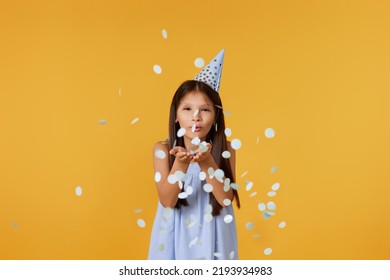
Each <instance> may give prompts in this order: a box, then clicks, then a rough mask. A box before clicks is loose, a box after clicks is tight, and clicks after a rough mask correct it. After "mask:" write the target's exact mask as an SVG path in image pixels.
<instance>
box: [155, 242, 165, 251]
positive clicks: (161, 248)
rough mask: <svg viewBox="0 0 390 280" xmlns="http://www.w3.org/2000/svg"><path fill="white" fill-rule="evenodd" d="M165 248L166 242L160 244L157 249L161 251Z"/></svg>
mask: <svg viewBox="0 0 390 280" xmlns="http://www.w3.org/2000/svg"><path fill="white" fill-rule="evenodd" d="M164 249H165V246H164V244H159V245H158V247H157V250H159V251H160V252H162V251H164Z"/></svg>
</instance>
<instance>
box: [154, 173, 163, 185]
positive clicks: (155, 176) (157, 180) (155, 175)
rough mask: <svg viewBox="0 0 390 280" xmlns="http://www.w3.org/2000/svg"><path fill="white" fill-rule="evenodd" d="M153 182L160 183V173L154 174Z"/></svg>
mask: <svg viewBox="0 0 390 280" xmlns="http://www.w3.org/2000/svg"><path fill="white" fill-rule="evenodd" d="M154 181H156V183H158V182H160V181H161V173H160V172H158V171H157V172H156V173H155V174H154Z"/></svg>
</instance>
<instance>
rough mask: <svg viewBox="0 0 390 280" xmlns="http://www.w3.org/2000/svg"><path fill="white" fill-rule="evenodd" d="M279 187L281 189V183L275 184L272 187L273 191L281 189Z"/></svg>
mask: <svg viewBox="0 0 390 280" xmlns="http://www.w3.org/2000/svg"><path fill="white" fill-rule="evenodd" d="M279 187H280V184H279V183H275V184H273V185H272V187H271V189H272V190H273V191H277V190H278V189H279Z"/></svg>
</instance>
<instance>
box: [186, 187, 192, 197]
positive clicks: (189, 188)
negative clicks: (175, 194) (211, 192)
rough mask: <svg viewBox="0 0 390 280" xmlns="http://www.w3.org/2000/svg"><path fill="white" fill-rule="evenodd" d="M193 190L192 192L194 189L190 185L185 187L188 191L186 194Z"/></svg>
mask: <svg viewBox="0 0 390 280" xmlns="http://www.w3.org/2000/svg"><path fill="white" fill-rule="evenodd" d="M193 192H194V189H193V188H192V187H191V186H188V187H187V188H186V193H188V195H191V194H192V193H193Z"/></svg>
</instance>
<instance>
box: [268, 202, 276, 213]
mask: <svg viewBox="0 0 390 280" xmlns="http://www.w3.org/2000/svg"><path fill="white" fill-rule="evenodd" d="M267 208H268V209H269V210H271V211H274V210H275V209H276V204H275V202H273V201H270V202H268V203H267Z"/></svg>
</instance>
